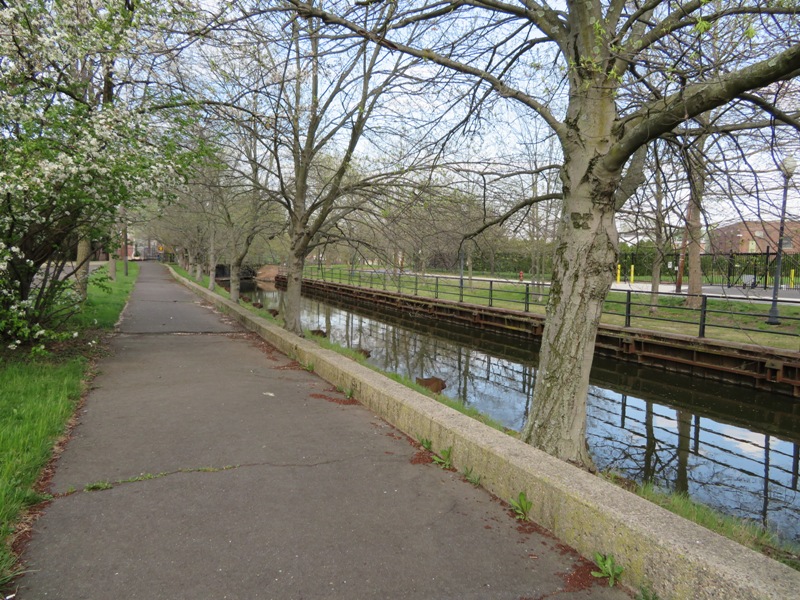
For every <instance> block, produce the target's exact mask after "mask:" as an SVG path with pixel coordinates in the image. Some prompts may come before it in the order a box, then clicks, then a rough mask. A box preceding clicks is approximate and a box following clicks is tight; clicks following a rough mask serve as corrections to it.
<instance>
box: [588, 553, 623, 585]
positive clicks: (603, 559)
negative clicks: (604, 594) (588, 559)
mask: <svg viewBox="0 0 800 600" xmlns="http://www.w3.org/2000/svg"><path fill="white" fill-rule="evenodd" d="M594 561H595V562H596V563H597V566H598V567H599V568H600V570H599V571H592V575H593V576H594V577H607V578H608V587H614V584H615V583H616V582H617V579H619V577H620V575H622V571H624V570H625V569H624V568H623V567H621V566H619V565H618V564H617V563H616V562H615V561H614V555H613V554H600V553H599V552H595V554H594Z"/></svg>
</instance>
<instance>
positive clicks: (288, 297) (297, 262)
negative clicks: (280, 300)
mask: <svg viewBox="0 0 800 600" xmlns="http://www.w3.org/2000/svg"><path fill="white" fill-rule="evenodd" d="M303 267H305V248H304V247H303V248H296V247H295V248H292V250H291V252H290V253H289V260H288V261H287V263H286V294H284V313H283V316H284V321H285V325H284V327H285V328H286V330H287V331H291V332H292V333H296V334H297V335H303V326H302V324H301V322H300V302H301V293H302V286H303Z"/></svg>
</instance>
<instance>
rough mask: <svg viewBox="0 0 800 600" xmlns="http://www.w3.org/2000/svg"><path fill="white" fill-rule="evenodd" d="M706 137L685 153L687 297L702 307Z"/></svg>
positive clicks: (694, 305) (689, 303)
mask: <svg viewBox="0 0 800 600" xmlns="http://www.w3.org/2000/svg"><path fill="white" fill-rule="evenodd" d="M704 142H705V137H702V138H701V139H700V140H699V141H698V146H697V147H696V148H689V149H688V150H687V151H686V153H685V159H686V168H687V169H686V170H687V172H688V174H689V189H690V202H691V210H690V211H689V214H688V215H687V222H686V235H687V238H688V247H687V254H688V259H689V289H688V296H687V297H686V307H687V308H700V304H701V301H702V300H701V295H702V294H703V268H702V265H701V263H700V252H701V250H702V248H701V243H700V242H701V238H702V236H703V230H702V217H703V195H704V194H705V188H706V177H705V160H704V156H703V149H704V147H705V143H704Z"/></svg>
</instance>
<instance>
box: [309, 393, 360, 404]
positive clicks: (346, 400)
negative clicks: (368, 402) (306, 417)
mask: <svg viewBox="0 0 800 600" xmlns="http://www.w3.org/2000/svg"><path fill="white" fill-rule="evenodd" d="M309 396H310V397H311V398H319V399H320V400H326V401H327V402H333V403H334V404H340V405H342V406H352V405H354V404H358V400H356V399H355V398H348V397H346V396H342V397H341V398H334V397H333V396H328V395H327V394H309Z"/></svg>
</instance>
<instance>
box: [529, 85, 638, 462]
mask: <svg viewBox="0 0 800 600" xmlns="http://www.w3.org/2000/svg"><path fill="white" fill-rule="evenodd" d="M614 114H615V111H614V107H613V102H612V101H611V99H610V97H606V98H604V97H602V96H601V97H590V96H580V97H574V98H572V99H571V101H570V107H569V110H568V115H567V117H568V118H567V120H568V121H569V122H570V123H575V124H576V125H575V128H574V129H572V130H570V132H569V134H567V135H565V136H564V138H563V140H562V144H563V148H564V165H563V167H562V169H561V181H562V186H563V190H564V200H563V205H562V212H561V220H560V223H559V230H560V232H559V235H558V236H557V238H558V240H559V244H558V246H557V247H556V249H555V253H554V258H553V281H552V285H551V287H550V296H549V298H548V302H547V318H546V321H545V326H544V332H543V339H542V351H541V354H540V356H539V368H538V371H537V375H536V386H535V389H534V396H533V406H532V407H531V412H530V414H529V416H528V420H527V422H526V423H525V427H524V428H523V432H522V439H523V440H524V441H525V442H527V443H529V444H532V445H533V446H535V447H537V448H539V449H540V450H543V451H544V452H546V453H548V454H550V455H552V456H557V457H559V458H561V459H562V460H565V461H568V462H571V463H574V464H577V465H581V466H584V467H587V468H589V469H593V468H594V462H593V460H592V458H591V456H590V454H589V450H588V447H587V444H586V406H587V397H588V393H589V372H590V370H591V366H592V360H593V358H594V342H595V337H596V335H597V327H598V324H599V322H600V313H601V310H602V306H603V301H604V300H605V298H606V295H607V293H608V290H609V289H610V287H611V281H612V279H613V276H614V269H615V266H616V263H617V254H618V238H617V229H616V224H615V222H614V216H615V213H616V209H617V208H616V204H615V202H616V199H615V191H616V189H617V188H618V186H619V183H620V180H621V178H622V174H621V172H610V171H607V170H604V169H602V168H598V167H597V161H596V157H597V156H598V155H599V154H600V153H601V152H602V144H603V143H605V142H604V140H606V139H608V136H609V135H610V133H611V132H610V124H611V123H612V122H613V120H614V119H613V115H614Z"/></svg>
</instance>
